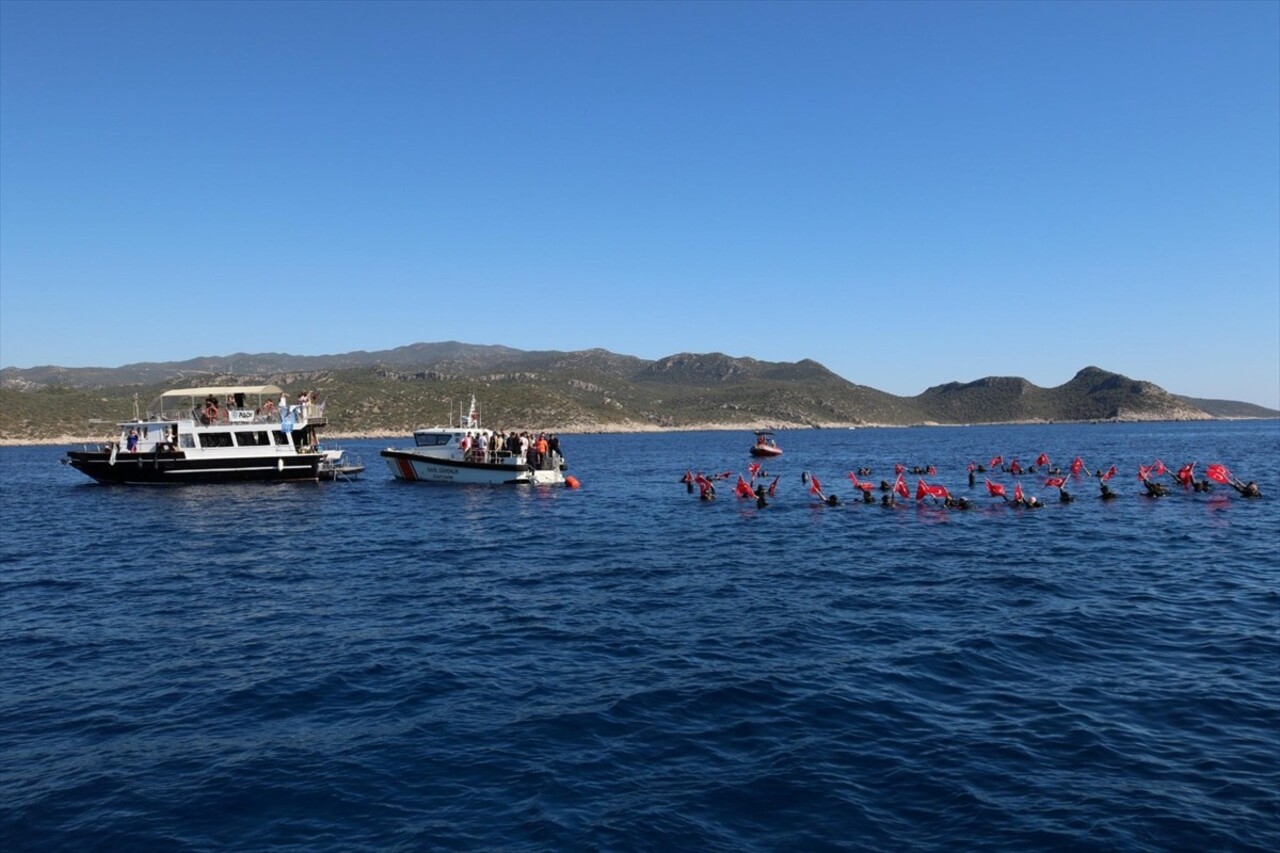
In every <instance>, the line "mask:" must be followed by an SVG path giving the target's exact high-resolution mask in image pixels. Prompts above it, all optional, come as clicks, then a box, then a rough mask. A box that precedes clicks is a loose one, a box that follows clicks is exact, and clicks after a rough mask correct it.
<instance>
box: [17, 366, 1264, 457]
mask: <svg viewBox="0 0 1280 853" xmlns="http://www.w3.org/2000/svg"><path fill="white" fill-rule="evenodd" d="M238 382H243V383H249V382H274V383H276V384H280V385H282V386H284V387H286V388H287V389H290V390H291V391H294V392H296V391H299V390H301V389H303V388H308V389H311V390H313V391H315V392H317V393H318V394H320V395H321V396H323V397H325V398H327V399H328V400H329V401H330V405H329V409H328V411H327V416H328V418H329V421H330V425H331V429H332V430H333V431H335V432H340V433H346V434H375V433H385V432H408V431H410V430H412V429H413V428H415V427H418V426H422V425H424V424H425V423H427V422H430V421H432V420H433V419H434V420H435V422H444V421H445V420H446V419H447V418H448V417H450V413H452V412H455V411H456V409H457V407H458V406H459V405H460V404H461V402H462V401H463V400H464V399H469V396H470V394H472V393H475V394H477V396H479V397H480V398H481V400H482V405H483V406H484V408H485V413H486V419H487V421H488V422H489V423H492V424H494V425H499V424H504V425H507V424H510V425H514V424H523V425H529V426H539V427H548V428H555V429H559V430H561V431H564V432H569V431H579V432H582V431H592V430H615V431H622V430H628V429H635V430H639V429H693V428H716V427H721V428H757V427H764V426H768V427H777V428H782V427H847V426H872V425H885V426H905V425H913V424H926V423H936V424H975V423H1007V422H1027V421H1032V422H1036V421H1039V422H1045V421H1092V420H1207V419H1212V418H1215V417H1278V416H1280V412H1277V411H1274V410H1270V409H1266V408H1264V407H1261V406H1254V405H1253V404H1249V403H1240V402H1235V401H1222V400H1202V399H1196V398H1190V397H1183V396H1179V395H1175V394H1171V393H1170V392H1168V391H1166V390H1165V389H1163V388H1161V387H1159V386H1158V385H1155V384H1154V383H1151V382H1146V381H1144V380H1138V379H1131V378H1129V377H1127V376H1123V375H1121V374H1118V373H1114V372H1111V371H1107V370H1104V369H1102V368H1100V367H1095V366H1088V367H1085V368H1082V369H1081V370H1080V371H1078V372H1077V373H1076V375H1075V376H1073V377H1072V378H1071V379H1070V380H1068V381H1067V382H1065V383H1063V384H1062V385H1059V386H1056V387H1053V388H1041V387H1040V386H1037V385H1035V384H1034V383H1032V382H1030V381H1029V380H1027V379H1024V378H1022V377H1009V376H988V377H983V378H981V379H976V380H973V381H971V382H963V383H962V382H947V383H943V384H940V385H934V386H931V387H930V388H927V389H926V390H925V391H923V392H922V393H920V394H918V395H915V396H913V397H902V396H897V395H894V394H889V393H888V392H885V391H880V390H878V389H875V388H871V387H869V386H865V385H858V384H855V383H853V382H851V381H849V380H847V379H845V378H843V377H841V376H839V375H838V374H836V373H834V372H832V371H831V370H829V369H828V368H826V367H825V366H824V365H822V364H820V363H819V362H817V361H814V360H812V359H802V360H800V361H797V362H769V361H760V360H757V359H754V358H750V357H735V356H729V355H725V354H724V353H719V352H712V353H691V352H684V353H674V354H672V355H669V356H665V357H663V358H659V359H654V360H648V359H642V358H638V357H636V356H630V355H621V354H618V353H613V352H610V351H608V350H604V349H599V348H597V349H588V350H577V351H569V352H563V351H557V350H541V351H526V350H517V349H513V348H511V347H504V346H496V345H482V344H466V343H461V342H458V341H444V342H438V343H415V344H409V345H406V346H402V347H396V348H394V349H390V350H381V351H375V352H367V351H357V352H353V353H340V354H334V355H321V356H293V355H290V354H288V353H256V354H251V353H235V354H233V355H230V356H204V357H199V358H194V359H188V360H186V361H181V362H139V363H135V364H128V365H123V366H121V367H117V368H101V367H84V368H63V367H58V366H56V365H44V366H40V367H33V368H12V367H8V368H4V369H2V370H0V440H3V441H8V442H11V443H12V442H20V441H38V440H48V439H51V438H55V437H58V436H78V435H84V434H85V433H86V431H90V430H89V426H90V424H91V422H94V423H96V424H97V426H96V427H95V429H100V430H109V429H110V428H111V426H112V425H113V424H114V423H115V422H116V421H119V420H124V419H127V418H130V417H132V416H133V411H134V406H135V404H137V405H139V406H145V404H146V402H147V401H149V400H150V399H151V398H152V397H154V396H155V395H157V394H159V393H160V391H162V390H165V389H166V388H171V387H174V386H175V385H188V384H194V385H203V384H209V385H214V384H234V383H238ZM135 397H136V399H135Z"/></svg>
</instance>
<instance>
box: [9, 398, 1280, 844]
mask: <svg viewBox="0 0 1280 853" xmlns="http://www.w3.org/2000/svg"><path fill="white" fill-rule="evenodd" d="M750 441H751V436H750V435H749V434H748V433H746V432H743V433H733V432H715V433H687V434H686V433H667V434H652V435H625V436H568V437H566V438H565V451H566V455H567V457H568V460H569V463H570V467H571V473H573V474H575V475H576V476H577V477H578V478H579V479H580V480H581V481H582V483H583V488H582V489H580V490H577V491H571V490H566V489H511V488H505V489H504V488H465V487H454V488H450V487H438V486H428V485H423V484H404V483H399V482H395V481H392V480H391V479H390V475H389V474H387V473H386V471H385V467H383V463H382V460H380V459H379V458H378V457H377V450H378V449H380V448H382V447H385V446H387V445H388V444H392V443H395V444H401V445H404V444H407V443H408V442H407V441H401V442H388V441H386V440H381V441H360V442H356V441H349V442H336V443H339V444H344V445H345V446H347V447H349V448H351V449H354V450H357V451H359V452H361V453H362V455H363V456H364V458H365V462H366V463H368V464H369V466H370V467H369V470H368V472H366V474H365V475H364V477H363V478H362V479H360V480H357V481H354V482H345V483H344V482H339V483H325V484H297V485H270V486H251V485H245V486H187V487H175V488H144V487H109V486H101V485H97V484H94V483H91V482H90V481H88V480H87V479H85V478H84V477H83V476H82V475H80V474H78V473H77V472H75V471H74V470H72V469H70V468H67V467H65V466H62V465H59V464H58V458H59V457H60V456H61V455H62V453H63V451H64V450H65V449H66V448H50V447H34V448H0V475H2V476H0V522H2V524H3V533H2V538H0V655H2V660H3V672H2V684H0V687H2V688H3V689H2V690H0V844H3V846H4V848H5V849H6V850H28V849H30V850H77V851H80V850H264V849H273V850H287V849H296V850H306V851H314V850H354V849H377V850H418V849H433V850H477V849H486V850H596V849H607V850H668V849H685V850H711V851H744V850H745V851H750V850H780V849H786V850H805V851H817V850H824V849H908V848H910V849H915V850H948V851H951V850H957V849H974V848H997V849H1005V850H1041V849H1124V850H1174V849H1181V850H1245V849H1257V850H1273V849H1276V848H1277V847H1280V794H1278V793H1277V792H1280V583H1278V581H1280V423H1277V422H1275V421H1269V422H1240V423H1211V424H1154V425H1051V426H1002V427H982V428H977V427H974V428H924V429H886V430H857V431H844V430H842V431H800V432H783V433H781V434H780V435H779V441H780V444H781V445H782V446H783V447H784V448H785V450H786V455H785V456H784V457H782V459H780V460H777V461H771V462H767V463H766V467H767V468H768V469H769V470H771V471H772V472H774V473H776V474H778V475H780V476H781V478H782V479H781V481H780V485H779V489H778V495H777V497H776V499H775V500H774V501H773V503H772V505H771V506H769V507H768V508H766V509H764V510H757V509H756V508H755V505H754V503H753V502H749V501H739V500H737V499H735V498H733V496H732V494H731V490H730V489H729V488H727V487H725V488H722V489H721V490H720V492H721V496H720V498H719V500H717V501H714V502H709V503H703V502H700V501H699V500H697V498H696V496H693V495H690V494H688V493H687V492H686V491H685V488H684V486H683V485H681V484H680V483H679V482H677V481H678V478H679V477H680V475H681V474H682V473H683V472H684V471H685V469H687V468H693V469H695V470H697V469H702V470H705V471H708V472H711V471H725V470H732V471H735V472H738V471H741V472H745V470H746V466H747V462H748V457H747V455H746V450H747V447H748V445H749V443H750ZM1041 451H1045V452H1047V453H1049V454H1050V456H1051V457H1052V458H1053V460H1054V462H1055V463H1059V464H1063V465H1065V464H1066V463H1068V462H1069V461H1070V459H1071V458H1072V457H1074V456H1075V455H1077V454H1079V455H1081V456H1082V457H1083V458H1084V460H1085V462H1086V464H1088V465H1089V467H1091V468H1096V467H1106V466H1108V465H1110V464H1112V463H1115V464H1116V465H1117V466H1118V467H1119V468H1120V469H1121V474H1120V475H1119V476H1118V477H1117V478H1116V479H1115V480H1114V481H1112V482H1113V485H1114V486H1115V487H1116V489H1117V491H1119V492H1120V494H1121V497H1120V498H1119V499H1118V500H1115V501H1112V502H1109V503H1105V504H1104V503H1103V502H1101V501H1099V500H1098V499H1097V497H1096V495H1097V486H1096V484H1095V483H1094V482H1093V481H1085V482H1082V483H1078V484H1073V485H1071V486H1070V487H1069V488H1070V489H1071V490H1072V491H1073V493H1075V494H1076V495H1077V498H1078V499H1077V501H1076V502H1075V503H1072V504H1069V505H1061V504H1058V503H1056V502H1055V500H1056V492H1054V490H1052V489H1046V488H1044V487H1043V482H1042V479H1037V478H1034V477H1023V478H1022V479H1021V482H1023V483H1024V484H1025V485H1024V487H1025V488H1027V491H1028V492H1030V493H1033V494H1037V495H1038V496H1040V497H1041V498H1042V499H1047V500H1048V505H1047V506H1046V507H1045V508H1043V509H1041V510H1038V511H1032V510H1019V509H1015V508H1012V507H1007V506H1003V505H997V504H996V502H995V501H993V500H992V499H990V498H988V497H986V495H985V489H983V488H982V481H981V479H979V481H978V489H976V490H973V491H970V490H969V489H968V487H967V485H966V480H965V466H966V464H967V463H968V462H970V461H971V460H977V461H987V460H989V459H990V457H991V456H993V455H995V454H997V453H999V454H1002V455H1003V456H1004V457H1005V458H1006V459H1009V458H1011V457H1013V456H1017V457H1019V458H1020V459H1021V460H1022V462H1023V463H1024V464H1026V463H1029V462H1031V461H1032V460H1034V458H1035V457H1036V455H1038V454H1039V453H1040V452H1041ZM1157 457H1159V458H1161V459H1163V460H1164V461H1165V463H1166V464H1167V465H1168V466H1169V467H1170V468H1171V469H1176V468H1177V467H1178V466H1179V465H1181V464H1182V463H1184V462H1187V461H1191V460H1193V459H1194V460H1197V461H1198V462H1199V463H1200V464H1199V466H1198V468H1197V473H1200V472H1203V470H1204V466H1205V464H1206V463H1209V462H1222V463H1225V464H1226V465H1227V466H1228V467H1229V468H1231V469H1232V470H1233V471H1234V472H1235V473H1237V474H1238V475H1239V476H1241V477H1243V478H1245V479H1254V480H1257V481H1258V483H1259V484H1260V485H1261V487H1262V489H1263V492H1264V497H1263V498H1262V499H1259V500H1244V499H1242V498H1240V497H1239V496H1238V495H1236V494H1235V493H1234V492H1233V491H1232V490H1230V489H1229V488H1226V487H1218V488H1217V489H1216V490H1215V491H1214V492H1213V493H1211V494H1209V495H1203V494H1186V493H1183V492H1182V491H1181V490H1178V489H1175V490H1174V494H1172V495H1171V496H1169V497H1167V498H1163V499H1150V498H1146V497H1142V496H1139V494H1138V492H1139V490H1140V487H1139V484H1138V481H1137V480H1136V478H1135V471H1136V469H1137V466H1138V465H1139V464H1142V463H1149V462H1151V461H1153V460H1154V459H1155V458H1157ZM894 462H902V463H904V464H906V465H908V466H912V465H927V464H930V463H932V464H935V465H937V466H938V469H939V473H938V475H937V476H936V477H927V478H926V479H928V480H929V481H931V482H940V483H943V484H945V485H947V486H948V487H950V488H951V489H952V491H953V492H956V493H958V494H964V495H971V496H972V497H973V498H974V499H975V502H976V503H977V504H978V506H979V508H978V509H975V510H971V511H968V512H957V511H946V510H943V509H939V508H936V507H932V506H915V505H912V506H907V507H900V508H896V509H890V508H884V507H880V506H864V505H862V504H859V503H855V502H854V501H853V490H852V488H851V486H850V484H849V483H848V481H847V480H846V479H845V477H844V474H845V472H846V471H848V470H850V469H855V468H858V467H862V466H870V467H871V468H873V469H874V475H873V479H874V480H875V481H876V482H878V481H879V479H882V478H886V479H892V474H891V468H892V465H893V463H894ZM805 470H807V471H812V472H813V473H815V474H817V475H818V476H819V477H821V479H822V481H823V482H824V484H825V485H826V487H827V490H828V491H835V492H837V493H838V494H840V495H841V496H842V497H843V498H844V499H845V503H844V504H842V505H841V506H838V507H824V506H821V505H818V504H816V503H815V501H814V499H812V498H811V497H810V496H809V495H808V493H807V491H806V489H805V487H804V485H803V484H802V482H801V479H800V472H801V471H805ZM915 479H916V478H914V477H909V478H908V481H909V482H910V483H911V484H912V485H913V486H914V483H915ZM1167 480H1168V478H1166V481H1167ZM1001 481H1002V482H1006V483H1010V484H1012V482H1013V478H1011V477H1009V476H1007V475H1005V476H1003V477H1001Z"/></svg>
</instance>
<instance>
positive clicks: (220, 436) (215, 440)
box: [200, 432, 235, 447]
mask: <svg viewBox="0 0 1280 853" xmlns="http://www.w3.org/2000/svg"><path fill="white" fill-rule="evenodd" d="M200 446H201V447H234V446H235V445H234V444H233V443H232V441H231V433H229V432H206V433H202V434H201V436H200Z"/></svg>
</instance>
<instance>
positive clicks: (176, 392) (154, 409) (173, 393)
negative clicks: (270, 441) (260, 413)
mask: <svg viewBox="0 0 1280 853" xmlns="http://www.w3.org/2000/svg"><path fill="white" fill-rule="evenodd" d="M281 393H283V389H282V388H281V387H280V386H279V385H205V386H202V387H199V388H174V389H172V390H170V391H165V392H164V393H163V394H161V395H160V396H159V397H156V398H155V399H154V400H152V401H151V402H150V403H148V404H147V413H148V414H155V415H159V414H162V413H163V412H164V401H165V400H172V399H174V398H182V397H208V396H209V395H210V394H212V395H213V396H215V397H219V398H221V397H229V396H231V395H233V394H264V395H268V396H272V397H274V396H275V395H276V394H281Z"/></svg>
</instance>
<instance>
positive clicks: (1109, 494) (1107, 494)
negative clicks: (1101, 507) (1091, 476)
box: [1098, 483, 1119, 501]
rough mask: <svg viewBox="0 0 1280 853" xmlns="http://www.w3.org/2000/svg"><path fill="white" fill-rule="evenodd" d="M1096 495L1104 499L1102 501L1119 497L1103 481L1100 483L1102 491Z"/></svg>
mask: <svg viewBox="0 0 1280 853" xmlns="http://www.w3.org/2000/svg"><path fill="white" fill-rule="evenodd" d="M1098 497H1100V498H1102V500H1104V501H1111V500H1115V499H1116V498H1117V497H1119V495H1117V494H1116V493H1115V492H1113V491H1111V487H1110V486H1108V485H1107V484H1106V483H1103V484H1102V493H1101V494H1100V495H1098Z"/></svg>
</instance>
